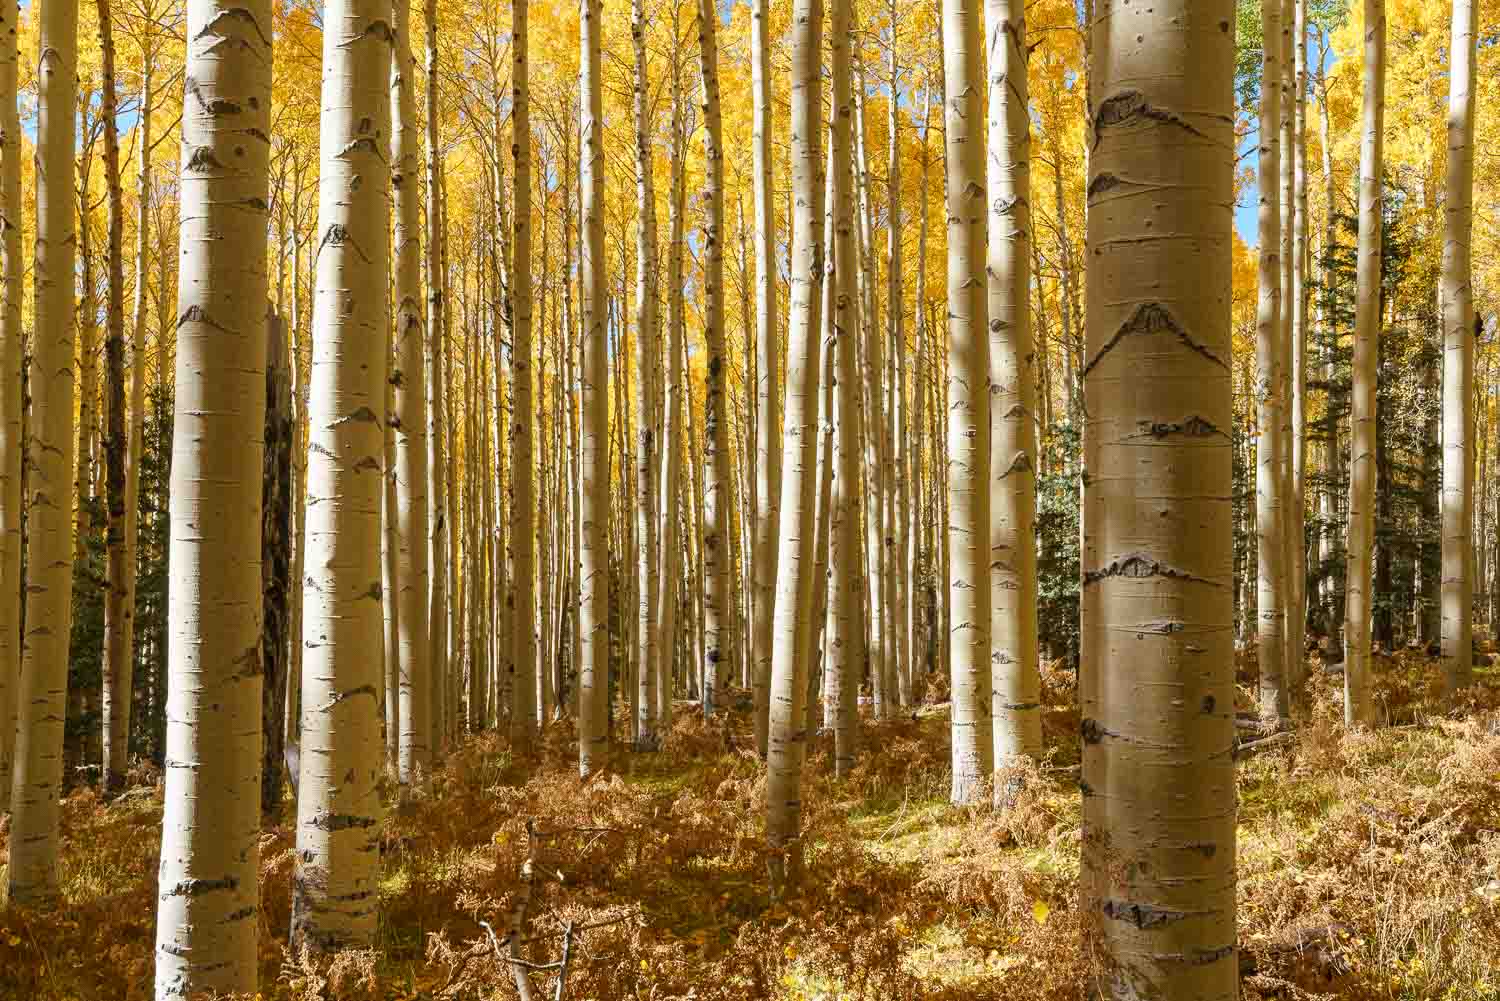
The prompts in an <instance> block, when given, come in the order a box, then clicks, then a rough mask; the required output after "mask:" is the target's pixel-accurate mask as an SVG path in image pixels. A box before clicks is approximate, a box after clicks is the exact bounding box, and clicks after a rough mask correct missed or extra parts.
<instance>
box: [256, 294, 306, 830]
mask: <svg viewBox="0 0 1500 1001" xmlns="http://www.w3.org/2000/svg"><path fill="white" fill-rule="evenodd" d="M265 393H266V402H265V408H266V413H265V422H264V425H263V427H264V446H263V447H264V456H263V466H262V476H263V481H262V487H261V544H260V560H261V568H260V569H261V578H260V579H261V595H262V599H261V601H262V605H263V611H262V625H261V664H262V673H261V732H262V735H263V739H262V741H261V765H260V810H261V814H262V815H263V816H265V817H267V818H274V817H275V816H276V810H277V807H279V806H280V805H281V775H282V767H283V766H282V757H283V755H284V749H285V747H286V705H285V702H286V676H287V660H288V658H289V656H290V654H291V647H290V645H289V643H288V641H287V637H288V633H287V629H288V626H289V625H290V616H289V615H288V612H289V610H290V595H291V590H292V585H293V577H292V558H291V557H292V536H291V530H292V448H293V444H292V430H293V424H292V400H291V395H292V380H291V372H290V371H289V370H288V368H287V351H286V334H285V332H284V330H283V329H282V325H281V316H280V315H279V314H277V313H276V312H275V311H274V310H268V311H267V315H266V386H265ZM297 641H298V642H301V637H298V638H297Z"/></svg>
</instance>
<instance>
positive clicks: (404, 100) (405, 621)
mask: <svg viewBox="0 0 1500 1001" xmlns="http://www.w3.org/2000/svg"><path fill="white" fill-rule="evenodd" d="M391 34H392V41H393V43H394V48H393V51H392V58H391V69H390V91H391V94H390V102H391V161H390V162H391V200H392V221H393V223H394V226H395V234H394V238H393V240H392V246H391V250H392V254H393V257H392V277H393V279H394V284H393V286H392V289H393V291H392V296H393V298H394V300H395V302H394V306H395V338H396V352H395V366H396V367H395V371H394V372H392V373H391V384H392V386H393V387H394V388H395V392H396V401H395V415H394V419H393V421H392V423H393V426H394V430H395V432H396V468H395V471H394V475H395V480H396V546H397V552H396V567H397V576H396V588H397V592H396V599H397V600H396V607H397V615H396V626H397V629H398V634H397V637H398V638H397V659H396V667H397V671H398V674H397V693H396V700H395V704H396V709H397V711H396V714H395V715H394V716H390V717H389V718H387V719H386V721H385V725H386V727H387V728H388V730H389V731H391V732H392V733H394V735H395V743H396V775H397V778H398V779H399V780H400V782H401V783H402V784H403V785H405V784H410V783H411V782H412V780H413V779H414V778H415V772H416V771H417V769H418V768H419V767H420V766H421V765H422V764H423V760H424V759H423V755H424V753H425V750H426V739H427V737H426V734H427V731H428V729H429V727H430V725H431V722H430V719H429V715H428V704H427V698H426V695H427V692H426V689H425V688H424V685H425V683H426V679H427V677H428V675H429V672H430V669H431V663H430V661H429V657H430V655H431V653H432V635H431V632H430V630H429V628H428V623H429V615H430V613H431V607H430V605H429V604H428V600H429V599H428V592H429V589H430V587H431V579H430V577H429V575H428V546H427V525H428V509H427V498H428V485H429V483H430V477H429V474H428V454H429V453H428V446H429V442H428V437H427V428H428V424H427V421H428V415H427V377H428V373H427V358H426V335H427V331H426V329H425V328H424V325H423V322H422V320H423V316H422V308H421V300H422V271H421V269H422V258H421V254H422V231H421V221H420V218H419V214H420V209H421V206H420V204H419V199H420V198H421V193H420V191H419V190H418V181H419V170H420V168H419V166H418V162H417V102H416V91H415V88H416V81H417V60H416V56H415V54H414V53H413V51H412V47H411V3H410V0H392V3H391ZM386 704H387V705H390V704H391V700H390V698H389V697H387V700H386ZM389 741H390V736H389V735H388V736H387V742H389Z"/></svg>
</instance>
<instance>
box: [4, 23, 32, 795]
mask: <svg viewBox="0 0 1500 1001" xmlns="http://www.w3.org/2000/svg"><path fill="white" fill-rule="evenodd" d="M19 21H20V7H19V5H18V4H16V3H14V2H10V0H6V2H3V3H0V813H6V812H9V810H10V785H11V774H12V770H13V768H12V766H13V760H12V758H13V755H14V752H15V746H16V708H17V703H16V693H17V689H18V687H19V685H18V684H17V683H18V682H19V680H20V667H21V453H22V451H23V450H24V449H25V443H24V442H23V441H22V440H21V358H22V353H23V349H24V345H23V344H22V339H23V337H24V332H23V329H22V326H21V298H22V295H23V292H22V289H21V283H22V281H23V277H24V275H25V273H26V263H25V261H23V260H22V258H21V212H22V208H21V117H20V114H19V112H18V109H17V107H16V97H17V93H16V81H17V75H18V73H17V71H18V65H19V62H20V55H19V51H18V48H17V38H18V36H19V28H20V25H19Z"/></svg>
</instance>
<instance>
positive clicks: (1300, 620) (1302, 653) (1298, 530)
mask: <svg viewBox="0 0 1500 1001" xmlns="http://www.w3.org/2000/svg"><path fill="white" fill-rule="evenodd" d="M1293 3H1294V10H1293V18H1292V29H1293V30H1292V38H1293V43H1292V74H1291V79H1292V87H1293V91H1292V133H1291V134H1292V147H1291V154H1290V155H1291V159H1292V168H1291V169H1292V212H1291V219H1292V231H1291V234H1290V235H1291V244H1290V246H1291V255H1290V272H1291V280H1290V290H1291V300H1290V302H1289V303H1288V304H1287V305H1288V308H1289V309H1290V310H1291V315H1290V319H1291V345H1290V357H1291V380H1290V381H1291V395H1292V411H1291V426H1292V441H1291V456H1290V460H1291V476H1292V484H1291V490H1290V492H1289V494H1288V498H1287V499H1288V501H1289V502H1290V503H1291V519H1290V521H1289V523H1288V527H1287V540H1288V542H1289V544H1290V545H1289V552H1290V554H1291V555H1290V563H1289V564H1288V566H1287V575H1288V577H1289V584H1290V585H1291V605H1290V606H1289V608H1288V611H1287V626H1286V628H1287V640H1288V642H1287V657H1288V660H1287V685H1288V687H1289V689H1290V694H1291V696H1292V697H1293V698H1295V697H1297V695H1298V693H1299V692H1300V691H1301V690H1302V683H1303V681H1304V680H1306V679H1305V677H1304V675H1305V674H1306V663H1307V657H1306V637H1307V542H1306V531H1307V528H1306V520H1307V306H1308V298H1309V294H1310V290H1309V287H1308V283H1307V264H1308V257H1309V255H1308V250H1307V0H1293Z"/></svg>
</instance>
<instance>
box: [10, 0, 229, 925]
mask: <svg viewBox="0 0 1500 1001" xmlns="http://www.w3.org/2000/svg"><path fill="white" fill-rule="evenodd" d="M40 8H41V9H40V12H39V13H38V14H37V15H36V17H37V22H38V26H39V28H40V38H39V41H38V46H39V49H38V51H39V52H40V54H41V55H40V60H39V64H38V68H37V85H36V86H37V111H36V118H37V124H36V161H37V171H36V195H35V197H36V248H35V253H34V268H33V272H32V275H33V278H32V281H33V300H32V303H33V304H32V331H33V333H32V359H31V373H30V376H29V377H28V379H27V382H26V386H27V388H29V389H30V393H31V413H30V415H29V420H30V424H29V427H30V435H31V436H32V437H34V439H35V441H34V443H30V444H29V458H28V465H27V474H28V483H27V487H26V493H27V494H28V495H29V497H30V500H29V503H28V506H27V524H26V566H27V574H26V597H25V601H26V608H25V611H24V613H23V615H24V621H25V623H26V633H25V635H24V637H23V640H22V649H21V671H20V677H19V684H18V685H17V687H16V697H15V705H16V743H15V751H14V763H13V767H14V771H13V773H12V779H13V781H12V785H11V797H10V808H11V827H10V867H9V870H8V872H7V881H8V886H9V894H8V899H9V900H10V902H11V903H17V904H27V903H37V902H40V901H44V900H47V899H50V898H53V897H55V896H56V895H57V892H58V874H57V835H58V830H57V825H58V795H57V794H58V790H59V789H60V788H61V787H62V778H63V720H64V717H65V715H66V713H67V709H66V703H67V688H68V640H69V635H70V632H71V628H72V620H73V602H72V596H73V529H74V526H73V518H72V497H71V492H72V487H73V484H72V477H73V475H74V464H73V458H74V456H73V451H74V449H73V438H74V435H73V431H74V427H73V357H74V349H75V344H74V332H75V329H74V316H73V264H74V232H75V231H74V219H73V204H74V200H73V175H74V169H73V149H74V136H73V120H74V115H73V111H74V97H75V94H76V91H77V86H76V84H77V78H78V70H77V65H78V4H77V2H76V0H41V2H40ZM14 23H15V22H12V26H14ZM17 141H19V137H18V139H17ZM15 221H17V220H9V222H11V223H14V222H15ZM184 246H185V247H186V246H187V243H186V241H184ZM257 313H258V311H257ZM179 357H180V356H179ZM179 510H181V508H179V507H177V506H175V505H174V507H173V514H174V517H175V516H176V513H177V512H178V511H179ZM19 625H20V623H17V628H19ZM163 875H164V876H165V873H164V874H163ZM163 885H164V886H170V884H169V883H167V882H166V881H165V880H164V881H163Z"/></svg>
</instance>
